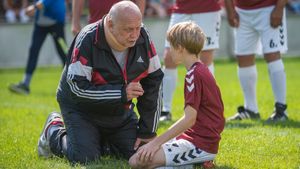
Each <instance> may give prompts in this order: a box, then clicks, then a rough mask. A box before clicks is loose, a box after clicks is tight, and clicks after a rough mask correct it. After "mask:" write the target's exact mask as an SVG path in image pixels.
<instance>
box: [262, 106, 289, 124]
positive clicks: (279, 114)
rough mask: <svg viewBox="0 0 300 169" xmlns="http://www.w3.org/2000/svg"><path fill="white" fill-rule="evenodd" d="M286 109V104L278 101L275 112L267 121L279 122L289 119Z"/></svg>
mask: <svg viewBox="0 0 300 169" xmlns="http://www.w3.org/2000/svg"><path fill="white" fill-rule="evenodd" d="M286 109H287V105H286V104H282V103H278V102H276V103H275V108H274V111H273V114H272V115H271V116H270V117H269V118H268V120H267V122H278V121H286V120H288V116H287V114H286Z"/></svg>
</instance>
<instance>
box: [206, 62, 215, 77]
mask: <svg viewBox="0 0 300 169" xmlns="http://www.w3.org/2000/svg"><path fill="white" fill-rule="evenodd" d="M208 69H209V71H210V73H211V74H212V75H214V73H215V66H214V64H213V63H212V64H210V65H209V66H208Z"/></svg>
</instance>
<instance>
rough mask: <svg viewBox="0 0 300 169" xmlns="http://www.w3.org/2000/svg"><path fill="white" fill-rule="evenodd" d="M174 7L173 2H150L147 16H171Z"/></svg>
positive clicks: (154, 0) (167, 0) (162, 0)
mask: <svg viewBox="0 0 300 169" xmlns="http://www.w3.org/2000/svg"><path fill="white" fill-rule="evenodd" d="M172 5H173V1H172V0H149V1H147V3H146V10H145V16H146V17H153V16H157V17H159V18H165V17H166V16H170V14H171V8H172Z"/></svg>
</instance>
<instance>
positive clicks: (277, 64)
mask: <svg viewBox="0 0 300 169" xmlns="http://www.w3.org/2000/svg"><path fill="white" fill-rule="evenodd" d="M268 69H269V76H270V80H271V84H272V89H273V93H274V96H275V100H276V102H279V103H282V104H286V76H285V71H284V65H283V62H282V60H281V59H279V60H276V61H273V62H270V63H268Z"/></svg>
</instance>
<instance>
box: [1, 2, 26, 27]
mask: <svg viewBox="0 0 300 169" xmlns="http://www.w3.org/2000/svg"><path fill="white" fill-rule="evenodd" d="M3 6H4V10H5V18H6V21H7V22H8V23H16V22H17V18H19V20H20V22H21V23H26V22H28V21H29V17H28V16H27V15H26V14H25V8H26V7H27V6H28V0H4V1H3Z"/></svg>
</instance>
